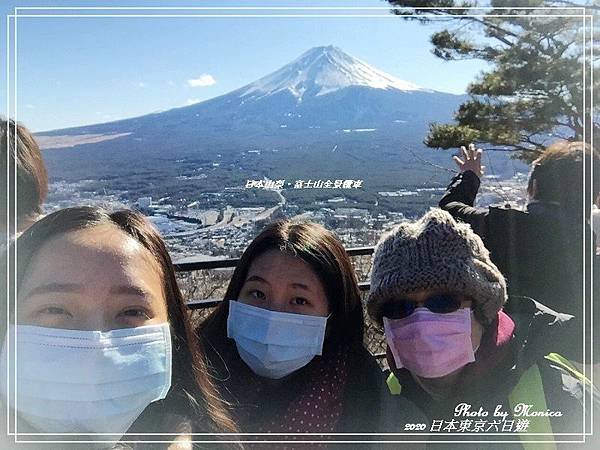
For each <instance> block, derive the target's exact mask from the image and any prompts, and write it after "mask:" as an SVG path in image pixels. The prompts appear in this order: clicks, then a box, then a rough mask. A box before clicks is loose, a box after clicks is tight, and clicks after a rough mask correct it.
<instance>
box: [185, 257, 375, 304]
mask: <svg viewBox="0 0 600 450" xmlns="http://www.w3.org/2000/svg"><path fill="white" fill-rule="evenodd" d="M374 249H375V247H353V248H348V249H346V252H347V253H348V255H349V256H350V257H353V256H370V255H372V254H373V251H374ZM239 260H240V259H239V258H223V259H214V260H210V261H200V260H199V261H187V262H184V263H178V262H175V263H173V265H174V266H175V271H176V272H193V271H196V270H214V269H228V268H233V267H235V266H237V264H238V262H239ZM358 287H359V289H360V290H361V292H366V291H368V290H369V287H370V282H368V281H361V282H360V283H358ZM221 301H222V300H221V299H205V300H190V301H188V303H187V304H188V307H189V308H190V309H204V308H213V307H215V306H217V305H218V304H219V303H220V302H221Z"/></svg>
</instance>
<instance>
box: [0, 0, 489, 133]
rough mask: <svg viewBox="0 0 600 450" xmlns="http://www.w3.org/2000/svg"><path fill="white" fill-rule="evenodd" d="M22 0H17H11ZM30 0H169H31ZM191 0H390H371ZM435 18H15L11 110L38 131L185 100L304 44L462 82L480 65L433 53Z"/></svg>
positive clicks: (426, 80)
mask: <svg viewBox="0 0 600 450" xmlns="http://www.w3.org/2000/svg"><path fill="white" fill-rule="evenodd" d="M27 4H28V2H26V1H20V2H18V6H24V5H27ZM29 4H31V5H36V6H41V5H62V6H73V5H82V4H84V5H85V6H93V5H102V6H107V5H109V6H116V5H123V6H124V5H127V6H134V5H138V6H147V5H153V6H159V5H160V6H172V5H173V4H175V3H173V2H167V1H166V0H163V1H162V2H158V1H155V2H148V1H147V2H124V1H123V2H102V3H99V2H91V1H87V2H83V1H79V2H71V1H59V0H55V1H53V2H51V1H43V0H40V1H36V2H29ZM176 4H177V5H178V6H183V5H185V3H184V2H181V3H179V2H177V3H176ZM188 4H191V3H189V2H188ZM193 4H194V5H196V6H211V5H218V6H226V5H240V4H243V5H245V6H249V5H259V6H261V5H262V6H265V5H266V6H292V5H293V6H302V5H319V6H323V5H334V6H345V5H351V6H388V4H387V3H385V2H382V1H379V0H364V1H361V2H351V1H345V2H344V1H337V2H335V1H329V2H315V1H313V2H311V3H305V2H302V3H300V2H291V1H288V2H284V1H277V2H276V1H262V2H259V1H257V2H251V3H250V2H240V1H238V2H227V1H220V2H216V1H213V2H194V3H193ZM14 5H15V2H14V1H13V2H12V4H11V1H10V0H9V1H8V2H4V3H3V6H2V8H3V9H2V12H3V13H4V14H3V15H4V16H5V15H6V14H7V13H9V12H8V11H10V9H11V8H12V6H14ZM381 13H385V11H381ZM2 20H3V28H4V30H3V33H2V38H1V39H2V41H1V42H0V45H1V48H3V49H5V48H6V29H5V28H6V20H5V18H4V17H3V18H2ZM434 29H435V26H422V25H419V24H418V23H414V22H408V21H405V20H401V19H398V18H392V19H381V18H274V17H270V18H231V17H228V18H192V17H185V18H98V17H94V18H73V17H72V18H53V17H43V18H28V17H21V18H19V19H18V36H17V42H18V61H17V77H18V85H17V86H18V87H17V101H18V103H17V118H18V120H19V121H21V122H23V123H24V124H25V125H26V126H28V127H30V128H31V129H33V130H35V131H41V130H48V129H56V128H64V127H69V126H77V125H84V124H90V123H98V122H107V121H112V120H117V119H120V118H125V117H134V116H138V115H142V114H146V113H150V112H154V111H157V110H164V109H169V108H174V107H179V106H184V105H186V104H189V103H192V102H197V101H202V100H206V99H208V98H212V97H215V96H217V95H221V94H224V93H227V92H229V91H231V90H233V89H236V88H238V87H240V86H242V85H244V84H247V83H250V82H252V81H254V80H256V79H257V78H260V77H261V76H264V75H266V74H268V73H270V72H272V71H274V70H276V69H278V68H279V67H281V66H282V65H284V64H286V63H288V62H290V61H291V60H293V59H295V58H296V57H298V56H299V55H300V54H301V53H303V52H305V51H306V50H308V49H309V48H311V47H314V46H319V45H330V44H333V45H336V46H338V47H340V48H341V49H342V50H344V51H346V52H347V53H349V54H351V55H353V56H356V57H358V58H360V59H362V60H364V61H366V62H368V63H369V64H371V65H373V66H375V67H377V68H379V69H381V70H384V71H386V72H388V73H390V74H392V75H394V76H396V77H398V78H401V79H404V80H407V81H410V82H413V83H416V84H418V85H420V86H423V87H426V88H431V89H436V90H439V91H445V92H453V93H461V92H464V91H465V89H466V86H467V84H468V83H469V82H470V81H472V80H473V78H474V77H475V76H476V75H477V74H478V73H479V72H480V71H481V70H482V69H484V68H485V66H483V65H482V63H480V62H477V61H465V62H444V61H441V60H440V59H438V58H436V57H434V56H433V55H432V54H431V44H430V43H429V36H430V34H431V33H432V32H433V31H434ZM3 53H4V51H3ZM2 64H3V69H2V72H1V74H0V83H2V86H6V61H5V60H3V62H2ZM193 80H196V81H195V82H194V81H193ZM0 92H1V94H0V112H1V113H2V114H3V115H6V110H7V105H6V89H1V90H0ZM12 115H13V116H14V114H12Z"/></svg>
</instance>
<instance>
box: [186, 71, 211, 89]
mask: <svg viewBox="0 0 600 450" xmlns="http://www.w3.org/2000/svg"><path fill="white" fill-rule="evenodd" d="M187 82H188V85H189V86H190V87H205V86H212V85H213V84H216V83H217V80H215V79H214V78H213V76H212V75H210V74H208V73H203V74H202V75H200V76H199V77H198V78H193V79H191V80H188V81H187Z"/></svg>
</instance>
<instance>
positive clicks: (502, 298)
mask: <svg viewBox="0 0 600 450" xmlns="http://www.w3.org/2000/svg"><path fill="white" fill-rule="evenodd" d="M424 290H428V291H435V292H455V293H459V294H463V295H465V296H467V297H469V298H471V299H472V300H473V302H474V314H475V317H476V318H477V319H478V320H479V321H480V322H482V325H484V326H485V325H488V324H489V323H491V321H492V320H493V319H494V318H495V317H496V315H497V313H498V311H500V309H501V308H502V305H504V303H505V302H506V282H505V280H504V276H503V275H502V274H501V273H500V271H499V270H498V268H497V267H496V266H495V265H494V263H492V261H491V260H490V255H489V252H488V250H487V249H486V248H485V246H484V245H483V242H482V241H481V238H480V237H479V236H477V235H476V234H475V232H473V230H472V229H471V227H470V226H469V225H468V224H465V223H462V222H457V221H456V220H454V218H453V217H452V216H451V215H450V214H449V213H448V212H446V211H443V210H441V209H437V208H434V209H431V210H430V211H429V212H428V213H426V214H425V215H424V216H423V217H422V218H421V219H419V220H417V221H415V222H405V223H402V224H400V225H398V226H397V227H395V228H394V229H393V230H391V231H390V232H388V233H387V234H385V235H384V236H383V237H382V238H381V240H380V241H379V243H378V244H377V247H376V248H375V256H374V259H373V269H372V273H371V291H370V292H369V297H368V301H367V308H368V312H369V315H370V316H371V317H372V318H373V319H374V320H375V321H376V322H378V323H380V324H381V322H382V319H383V318H382V317H381V309H382V306H383V305H384V303H385V302H388V301H394V300H398V299H401V298H402V297H404V296H405V295H406V294H409V293H414V292H419V291H424Z"/></svg>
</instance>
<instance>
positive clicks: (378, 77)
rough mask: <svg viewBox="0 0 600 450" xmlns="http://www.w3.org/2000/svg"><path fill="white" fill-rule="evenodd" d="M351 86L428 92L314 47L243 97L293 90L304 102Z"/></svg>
mask: <svg viewBox="0 0 600 450" xmlns="http://www.w3.org/2000/svg"><path fill="white" fill-rule="evenodd" d="M350 86H364V87H370V88H374V89H386V90H387V89H397V90H401V91H425V89H423V88H420V87H419V86H417V85H415V84H412V83H409V82H407V81H403V80H400V79H398V78H395V77H393V76H392V75H389V74H387V73H385V72H382V71H381V70H378V69H376V68H374V67H372V66H370V65H369V64H367V63H365V62H363V61H361V60H359V59H357V58H354V57H353V56H350V55H348V54H347V53H345V52H343V51H342V50H340V49H339V48H337V47H334V46H327V47H314V48H312V49H310V50H308V51H307V52H305V53H304V54H302V55H301V56H300V57H299V58H297V59H296V60H294V61H292V62H291V63H289V64H287V65H285V66H283V67H282V68H281V69H279V70H277V71H275V72H273V73H271V74H269V75H267V76H265V77H263V78H261V79H259V80H257V81H255V82H254V83H251V84H249V85H247V86H245V87H243V88H241V89H240V97H243V98H247V97H248V96H250V97H254V98H257V97H259V98H260V97H265V96H268V95H272V94H275V93H278V92H281V91H285V90H287V91H289V92H290V93H291V94H292V95H294V96H295V97H297V98H298V101H302V98H303V97H304V96H305V95H310V96H315V97H316V96H320V95H325V94H328V93H331V92H335V91H337V90H340V89H344V88H347V87H350Z"/></svg>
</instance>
